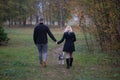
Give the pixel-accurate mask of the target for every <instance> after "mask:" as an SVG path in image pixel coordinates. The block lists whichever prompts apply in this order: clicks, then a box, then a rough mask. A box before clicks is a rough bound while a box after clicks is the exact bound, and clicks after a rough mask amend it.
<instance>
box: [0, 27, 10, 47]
mask: <svg viewBox="0 0 120 80" xmlns="http://www.w3.org/2000/svg"><path fill="white" fill-rule="evenodd" d="M8 40H9V38H8V36H7V33H5V31H4V29H3V27H0V45H4V44H7V43H8Z"/></svg>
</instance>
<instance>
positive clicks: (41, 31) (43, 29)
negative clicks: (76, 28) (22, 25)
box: [33, 18, 76, 69]
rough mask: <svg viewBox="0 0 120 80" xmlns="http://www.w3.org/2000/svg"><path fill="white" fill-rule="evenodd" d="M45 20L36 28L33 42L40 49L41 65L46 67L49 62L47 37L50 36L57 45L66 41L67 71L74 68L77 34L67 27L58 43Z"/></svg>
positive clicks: (64, 48) (64, 50)
mask: <svg viewBox="0 0 120 80" xmlns="http://www.w3.org/2000/svg"><path fill="white" fill-rule="evenodd" d="M43 22H44V20H43V19H42V18H41V19H40V23H39V24H38V25H37V26H36V27H35V28H34V33H33V40H34V43H35V45H36V46H37V48H38V57H39V61H40V64H41V65H43V66H44V67H46V61H47V51H48V38H47V35H49V36H50V38H51V39H52V40H53V41H55V42H56V44H60V43H62V42H63V41H64V40H65V43H64V46H63V52H65V54H66V64H67V69H69V68H70V67H71V66H72V62H73V56H72V53H73V52H74V51H75V46H74V42H75V41H76V36H75V33H74V32H73V31H72V28H71V27H70V26H67V27H66V28H65V30H64V33H63V37H62V38H61V40H60V41H57V40H56V39H55V37H54V36H53V34H52V33H51V31H50V29H49V28H48V26H46V25H44V23H43Z"/></svg>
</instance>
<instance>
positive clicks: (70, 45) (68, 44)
mask: <svg viewBox="0 0 120 80" xmlns="http://www.w3.org/2000/svg"><path fill="white" fill-rule="evenodd" d="M64 40H65V44H64V47H63V51H65V52H73V51H75V45H74V42H75V41H76V37H75V33H74V32H65V33H64V34H63V37H62V39H61V40H60V41H58V44H60V43H62V42H63V41H64Z"/></svg>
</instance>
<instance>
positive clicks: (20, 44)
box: [0, 28, 120, 80]
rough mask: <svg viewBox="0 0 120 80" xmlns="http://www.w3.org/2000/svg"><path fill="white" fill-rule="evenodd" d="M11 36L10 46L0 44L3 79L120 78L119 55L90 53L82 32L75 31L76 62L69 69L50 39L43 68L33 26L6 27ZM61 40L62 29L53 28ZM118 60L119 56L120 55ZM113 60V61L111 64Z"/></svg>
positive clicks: (0, 69)
mask: <svg viewBox="0 0 120 80" xmlns="http://www.w3.org/2000/svg"><path fill="white" fill-rule="evenodd" d="M6 32H7V33H8V36H9V38H10V41H9V43H8V45H7V46H0V80H119V79H120V74H119V73H120V69H119V66H118V67H117V66H113V64H114V62H116V57H111V56H109V55H108V54H104V53H100V52H99V53H98V52H95V53H94V54H90V53H89V52H88V50H87V47H86V45H85V41H84V36H83V34H81V33H79V32H76V37H77V42H76V43H75V45H76V51H75V52H74V64H73V67H72V68H71V69H70V70H66V69H65V66H58V65H57V64H56V63H55V61H56V60H55V58H54V56H53V55H52V54H53V53H54V52H53V50H55V49H56V48H58V47H60V46H61V45H63V43H62V44H61V45H56V44H55V43H54V42H53V41H52V40H51V39H50V38H49V56H48V59H49V60H48V62H49V63H48V67H47V68H41V67H40V65H39V62H38V54H37V48H36V46H35V45H34V43H33V28H6ZM52 32H53V34H54V35H55V37H56V38H57V39H58V40H60V39H61V37H62V30H55V29H52ZM117 60H118V62H119V57H118V59H117ZM110 63H111V64H110Z"/></svg>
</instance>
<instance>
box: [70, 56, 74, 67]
mask: <svg viewBox="0 0 120 80" xmlns="http://www.w3.org/2000/svg"><path fill="white" fill-rule="evenodd" d="M72 63H73V58H70V67H72Z"/></svg>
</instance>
